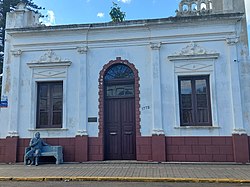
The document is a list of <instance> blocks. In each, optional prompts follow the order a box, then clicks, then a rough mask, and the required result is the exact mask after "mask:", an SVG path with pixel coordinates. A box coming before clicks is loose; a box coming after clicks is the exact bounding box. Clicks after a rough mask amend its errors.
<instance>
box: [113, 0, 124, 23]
mask: <svg viewBox="0 0 250 187" xmlns="http://www.w3.org/2000/svg"><path fill="white" fill-rule="evenodd" d="M109 15H110V17H111V19H112V21H113V22H123V21H124V20H125V16H126V14H125V12H122V11H121V8H120V7H119V6H118V5H117V4H116V3H114V2H113V6H112V7H111V11H110V13H109Z"/></svg>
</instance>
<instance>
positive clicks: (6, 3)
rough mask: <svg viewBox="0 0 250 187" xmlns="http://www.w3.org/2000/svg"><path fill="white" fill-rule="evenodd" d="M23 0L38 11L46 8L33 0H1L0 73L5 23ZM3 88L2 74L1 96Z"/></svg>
mask: <svg viewBox="0 0 250 187" xmlns="http://www.w3.org/2000/svg"><path fill="white" fill-rule="evenodd" d="M20 2H23V3H25V4H26V5H27V8H28V9H29V10H32V11H34V12H36V13H38V11H39V10H41V9H44V8H42V7H40V6H38V5H36V4H35V3H34V2H33V0H0V75H1V74H2V72H3V58H4V40H5V24H6V14H7V12H10V11H13V10H15V7H16V5H17V4H18V3H20ZM1 89H2V77H1V76H0V98H1Z"/></svg>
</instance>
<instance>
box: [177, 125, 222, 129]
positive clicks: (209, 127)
mask: <svg viewBox="0 0 250 187" xmlns="http://www.w3.org/2000/svg"><path fill="white" fill-rule="evenodd" d="M174 128H175V129H209V130H213V129H220V127H215V126H182V127H174Z"/></svg>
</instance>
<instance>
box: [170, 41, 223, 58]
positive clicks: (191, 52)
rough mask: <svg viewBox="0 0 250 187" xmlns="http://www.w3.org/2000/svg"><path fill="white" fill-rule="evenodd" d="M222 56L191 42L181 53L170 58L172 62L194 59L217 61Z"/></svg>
mask: <svg viewBox="0 0 250 187" xmlns="http://www.w3.org/2000/svg"><path fill="white" fill-rule="evenodd" d="M219 56H220V54H219V53H217V52H216V51H208V50H207V49H205V48H203V47H201V46H199V45H198V44H196V43H194V42H191V43H190V44H188V45H187V46H186V47H184V48H182V49H181V50H180V51H178V52H176V53H174V54H173V55H170V56H168V59H169V60H170V61H174V60H193V59H217V58H219Z"/></svg>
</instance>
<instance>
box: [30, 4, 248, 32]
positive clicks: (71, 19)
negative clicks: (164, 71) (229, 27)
mask: <svg viewBox="0 0 250 187" xmlns="http://www.w3.org/2000/svg"><path fill="white" fill-rule="evenodd" d="M33 1H34V2H35V3H36V4H37V5H39V6H42V7H45V9H46V10H45V11H44V12H43V13H44V14H47V15H49V16H48V18H46V20H44V21H43V22H44V23H45V24H46V25H64V24H84V23H99V22H109V21H111V19H110V16H109V12H110V10H111V6H112V2H115V3H118V5H119V6H120V7H121V10H122V11H124V12H126V20H134V19H150V18H166V17H169V16H175V10H176V9H178V4H179V2H180V1H181V0H71V1H70V0H33ZM245 2H246V9H247V13H248V14H247V17H248V20H249V22H248V23H249V24H248V30H249V31H250V0H245Z"/></svg>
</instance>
